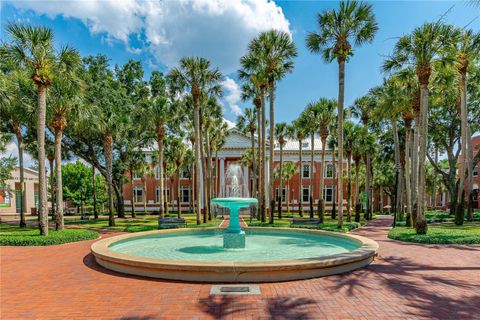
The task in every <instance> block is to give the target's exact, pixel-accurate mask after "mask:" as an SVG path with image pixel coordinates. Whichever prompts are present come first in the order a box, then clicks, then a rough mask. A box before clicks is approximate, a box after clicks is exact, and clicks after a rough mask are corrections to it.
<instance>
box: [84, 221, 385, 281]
mask: <svg viewBox="0 0 480 320" xmlns="http://www.w3.org/2000/svg"><path fill="white" fill-rule="evenodd" d="M245 229H247V230H261V231H262V232H288V233H292V232H300V233H310V234H319V235H328V236H333V237H338V238H344V239H349V240H351V241H355V242H358V243H360V244H361V246H360V247H359V248H357V249H355V250H352V251H350V252H347V253H340V254H334V255H329V256H322V257H313V258H306V259H291V260H271V261H261V262H260V261H259V262H230V261H229V262H217V261H189V260H167V259H158V258H148V257H140V256H131V255H128V254H124V253H119V252H116V251H113V250H111V249H110V248H109V246H110V245H112V244H113V243H115V242H118V241H122V240H126V239H130V238H136V237H142V236H146V235H154V234H168V233H183V232H202V231H208V230H210V231H211V230H223V229H219V228H184V229H167V230H153V231H145V232H138V233H133V234H122V235H119V236H113V237H109V238H106V239H102V240H99V241H97V242H95V243H93V244H92V246H91V252H92V254H93V255H94V257H95V259H96V261H97V262H98V263H99V264H100V265H102V266H104V267H106V268H107V269H111V270H114V271H118V272H123V273H128V274H134V275H141V276H147V277H153V278H162V279H171V280H184V281H194V282H274V281H286V280H298V279H307V278H314V277H319V276H325V275H331V274H338V273H343V272H348V271H352V270H354V269H357V268H360V267H364V266H366V265H368V264H370V263H371V262H372V261H373V259H374V257H375V256H376V254H377V251H378V243H377V242H375V241H373V240H371V239H368V238H365V237H362V236H357V235H352V234H342V233H337V232H330V231H324V230H312V229H302V228H270V227H265V228H262V227H248V228H245Z"/></svg>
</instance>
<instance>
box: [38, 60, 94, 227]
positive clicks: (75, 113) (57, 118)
mask: <svg viewBox="0 0 480 320" xmlns="http://www.w3.org/2000/svg"><path fill="white" fill-rule="evenodd" d="M70 59H71V60H72V69H73V68H75V69H73V70H71V71H69V70H60V71H61V73H60V74H59V75H58V77H57V78H56V79H55V80H54V81H53V84H52V87H51V90H50V97H49V98H50V104H49V108H48V110H47V115H49V117H48V118H50V127H51V128H53V132H54V139H55V140H54V149H55V151H54V156H55V175H56V180H55V181H56V187H55V191H56V196H55V199H56V206H55V207H56V208H55V229H56V230H63V229H64V224H63V185H62V138H63V132H64V131H65V128H66V127H67V125H68V122H69V121H72V122H73V121H75V119H77V118H78V117H81V116H83V114H82V112H84V110H82V109H84V107H85V104H84V103H83V101H82V96H81V94H82V93H81V90H82V82H81V80H80V78H79V77H78V75H77V72H78V69H79V67H80V65H81V59H80V55H79V54H78V52H76V51H74V52H72V57H71V58H70Z"/></svg>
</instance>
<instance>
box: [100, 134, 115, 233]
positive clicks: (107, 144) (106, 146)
mask: <svg viewBox="0 0 480 320" xmlns="http://www.w3.org/2000/svg"><path fill="white" fill-rule="evenodd" d="M112 153H113V137H112V133H111V132H109V131H107V132H106V133H105V137H104V140H103V154H104V156H105V169H106V178H107V188H108V226H109V227H114V226H115V216H114V215H113V181H112V169H113V166H112V164H113V163H112V157H113V155H112Z"/></svg>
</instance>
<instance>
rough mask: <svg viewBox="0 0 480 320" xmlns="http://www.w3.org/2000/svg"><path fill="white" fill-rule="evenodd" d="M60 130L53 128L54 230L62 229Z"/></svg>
mask: <svg viewBox="0 0 480 320" xmlns="http://www.w3.org/2000/svg"><path fill="white" fill-rule="evenodd" d="M62 134H63V132H62V130H60V129H56V130H55V146H54V148H55V151H54V153H55V169H56V172H55V173H56V176H57V177H56V178H57V179H56V182H57V186H56V197H55V199H56V203H57V205H56V208H55V209H56V210H55V230H63V229H64V223H63V183H62Z"/></svg>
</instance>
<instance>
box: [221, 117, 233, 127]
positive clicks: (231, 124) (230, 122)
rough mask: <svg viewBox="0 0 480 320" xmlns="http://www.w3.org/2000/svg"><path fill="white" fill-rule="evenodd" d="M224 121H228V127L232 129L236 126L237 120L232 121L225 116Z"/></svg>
mask: <svg viewBox="0 0 480 320" xmlns="http://www.w3.org/2000/svg"><path fill="white" fill-rule="evenodd" d="M223 121H225V122H226V123H227V125H228V129H232V128H234V127H235V122H233V121H230V120H228V119H225V118H223Z"/></svg>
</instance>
